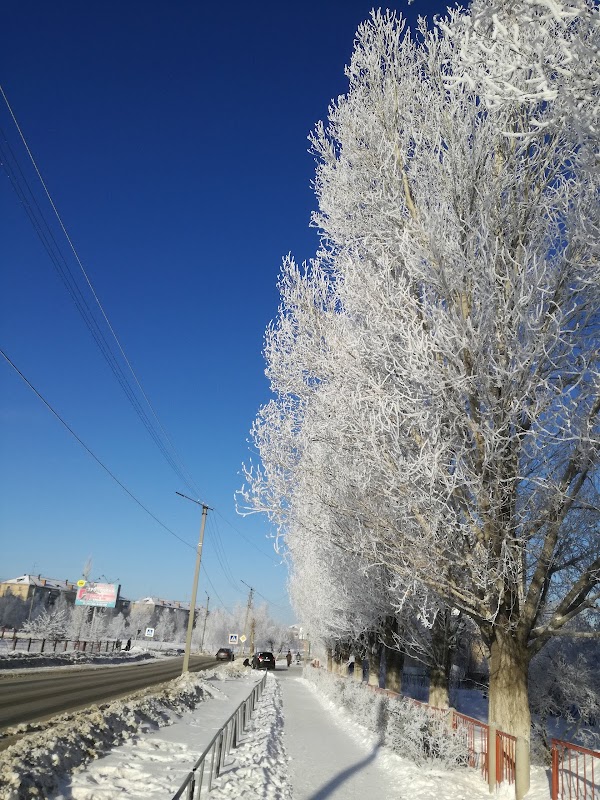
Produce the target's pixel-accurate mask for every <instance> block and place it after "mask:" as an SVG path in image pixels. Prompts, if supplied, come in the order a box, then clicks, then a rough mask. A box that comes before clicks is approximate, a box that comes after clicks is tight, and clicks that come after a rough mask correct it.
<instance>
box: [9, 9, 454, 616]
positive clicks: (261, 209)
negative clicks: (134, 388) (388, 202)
mask: <svg viewBox="0 0 600 800" xmlns="http://www.w3.org/2000/svg"><path fill="white" fill-rule="evenodd" d="M371 5H372V4H371V3H369V2H358V0H345V1H344V2H342V0H335V1H334V0H331V2H326V0H323V1H322V2H312V1H311V2H306V1H305V2H301V3H300V2H297V3H273V2H263V3H261V4H259V5H258V6H257V5H252V6H251V5H250V4H246V3H239V2H232V3H229V4H227V5H225V4H216V3H215V4H210V5H209V4H203V3H191V2H177V3H173V4H165V3H157V2H149V3H148V2H145V3H141V2H130V3H122V4H121V3H119V4H117V3H98V2H88V3H74V2H71V1H70V0H67V2H60V3H57V4H47V3H42V2H27V0H20V2H18V3H17V2H16V1H15V0H9V1H8V2H7V3H6V4H5V5H4V8H3V20H2V26H1V28H0V76H1V83H2V86H3V88H4V91H5V93H6V96H7V98H8V100H9V102H10V104H11V106H12V108H13V111H14V113H15V115H16V117H17V119H18V122H19V124H20V126H21V128H22V130H23V133H24V135H25V137H26V139H27V142H28V144H29V147H30V148H31V151H32V153H33V155H34V157H35V159H36V161H37V164H38V167H39V169H40V171H41V173H42V175H43V177H44V180H45V182H46V184H47V186H48V189H49V191H50V193H51V195H52V198H53V200H54V202H55V204H56V207H57V209H58V210H59V213H60V215H61V217H62V220H63V222H64V224H65V227H66V229H67V231H68V233H69V235H70V237H71V239H72V241H73V244H74V245H75V247H76V249H77V252H78V253H79V256H80V258H81V261H82V263H83V265H84V267H85V269H86V272H87V274H88V276H89V278H90V280H91V282H92V284H93V286H94V289H95V291H96V293H97V295H98V297H99V299H100V301H101V302H102V305H103V307H104V309H105V311H106V313H107V316H108V318H109V320H110V323H111V325H112V327H113V328H114V330H115V332H116V333H117V335H118V337H119V340H120V342H121V344H122V346H123V349H124V350H125V352H126V354H127V357H128V359H129V360H130V362H131V364H132V365H133V367H134V369H135V372H136V374H137V376H138V378H139V380H140V382H141V384H142V386H143V388H144V391H145V393H146V395H147V396H148V397H149V399H150V401H151V403H152V405H153V407H154V409H155V410H156V412H157V416H158V418H159V419H160V422H161V424H162V425H163V426H164V429H165V430H166V431H167V432H168V434H169V436H170V438H171V440H172V441H173V442H174V444H175V446H176V450H177V452H178V454H179V457H180V458H181V460H182V462H183V463H184V464H185V466H186V468H187V469H188V471H189V473H190V474H191V476H192V477H193V482H194V484H195V485H196V486H197V487H198V489H199V492H200V499H201V500H203V501H204V502H206V503H208V504H209V505H210V506H212V507H214V509H215V511H214V512H210V513H209V517H208V524H207V530H206V539H205V548H204V556H203V563H204V567H205V572H204V574H203V575H202V576H201V580H200V588H199V596H198V597H199V602H203V600H204V599H205V595H204V592H205V591H207V592H208V594H209V595H210V596H211V605H213V606H214V605H221V601H222V603H223V604H224V605H225V606H227V607H231V606H232V605H234V604H235V603H245V601H246V592H247V589H246V587H245V586H244V585H243V584H242V581H245V582H246V583H247V584H250V585H252V586H254V587H255V588H256V590H257V592H258V593H259V595H258V597H257V600H258V601H260V602H263V601H264V598H266V599H268V600H269V601H270V603H271V612H272V614H273V615H274V616H275V617H277V618H279V619H281V620H282V621H285V622H290V623H291V622H293V621H294V614H293V612H292V610H291V609H290V606H289V603H288V601H287V594H286V578H287V572H286V567H285V565H282V564H281V563H280V559H279V558H278V557H277V556H276V554H275V553H274V550H273V545H272V541H271V540H269V538H268V536H269V533H270V530H269V526H268V523H267V520H266V519H262V518H259V517H249V518H248V517H246V518H242V517H240V516H238V515H237V514H236V512H235V504H234V493H235V491H236V490H237V489H238V488H239V486H240V485H241V483H242V477H241V475H240V468H241V464H242V462H244V461H248V459H249V458H250V455H251V453H250V450H249V444H248V441H247V440H248V432H249V429H250V426H251V424H252V421H253V419H254V416H255V414H256V411H257V409H258V408H259V406H260V405H261V404H262V403H264V402H266V401H267V400H268V398H269V389H268V384H267V380H266V378H265V376H264V362H263V358H262V353H261V350H262V341H263V334H264V330H265V327H266V325H267V324H268V322H269V321H270V320H271V319H272V318H273V317H274V316H275V315H276V312H277V304H278V295H277V288H276V280H277V274H278V271H279V266H280V263H281V258H282V256H284V255H285V254H286V253H287V252H290V251H291V252H292V253H293V254H294V256H295V257H296V259H297V260H300V261H302V260H304V259H308V258H310V257H311V256H312V255H313V254H314V251H315V249H316V245H317V233H316V231H314V230H313V229H311V228H310V227H309V217H310V213H311V211H312V210H313V209H314V207H315V199H314V195H313V193H312V190H311V186H310V184H311V179H312V177H313V173H314V162H313V159H312V156H311V155H310V154H309V153H308V142H307V135H308V134H309V132H310V131H311V129H312V128H313V127H314V124H315V123H316V122H317V120H319V119H323V118H325V116H326V113H327V106H328V103H329V101H330V99H331V98H332V97H335V96H337V95H338V94H340V93H342V92H344V90H345V87H346V81H345V78H344V65H345V64H346V63H347V62H348V60H349V58H350V54H351V52H352V42H353V37H354V33H355V31H356V28H357V26H358V24H359V23H360V22H361V21H362V20H363V19H365V18H366V17H367V16H368V14H369V11H370V8H371ZM390 7H392V8H396V9H398V10H403V11H405V12H406V14H407V15H408V17H409V19H410V20H414V18H415V15H416V13H423V14H427V15H430V14H431V13H432V11H434V12H435V11H438V12H439V11H441V10H443V8H444V7H445V4H443V3H436V4H433V3H426V2H418V1H417V2H415V3H414V4H413V5H411V6H410V7H409V6H407V5H406V4H404V3H397V4H393V5H391V6H390ZM0 105H1V107H0V127H1V129H2V132H0V142H1V143H2V144H3V146H4V149H5V151H6V150H7V148H8V147H10V149H11V151H12V152H13V153H14V156H15V157H16V160H17V161H18V164H19V167H20V168H21V169H22V171H23V176H22V178H23V179H26V180H27V182H28V183H29V185H30V186H31V188H32V190H33V193H34V195H35V197H36V200H37V202H38V203H39V207H40V209H41V211H42V212H43V215H44V219H45V220H46V221H47V222H48V223H49V224H50V226H51V227H52V230H53V234H54V235H55V237H56V241H57V242H58V244H59V246H60V250H61V252H62V253H63V254H64V255H65V256H66V258H67V260H68V264H69V268H70V269H71V270H72V272H73V274H74V275H76V277H77V281H78V285H79V286H80V287H81V289H82V291H84V292H85V295H86V298H87V299H88V301H89V302H90V303H92V302H93V301H92V299H91V295H90V293H89V289H87V288H86V287H85V285H84V283H85V279H84V278H83V275H82V274H81V272H80V271H79V267H78V266H77V264H76V262H75V259H74V257H73V255H72V254H71V253H70V251H69V245H68V242H67V240H66V239H65V237H64V235H63V234H62V232H61V231H60V229H59V227H58V223H57V221H56V219H55V218H54V216H53V212H52V209H51V207H50V205H49V203H48V201H47V199H46V198H45V196H44V193H43V189H42V187H41V185H40V183H39V181H38V180H37V178H36V176H35V172H34V171H33V167H32V165H31V163H30V162H29V160H28V157H27V153H26V150H25V148H24V146H23V144H22V142H21V141H20V139H19V136H18V132H17V131H16V129H15V126H14V123H13V122H12V120H11V118H10V115H9V113H8V110H7V108H6V105H5V104H4V103H3V101H2V100H1V99H0ZM21 185H23V184H21ZM0 220H1V235H0V266H1V270H2V292H1V293H0V295H1V299H0V304H1V305H0V347H1V348H2V349H3V350H4V351H5V352H6V354H7V355H8V356H9V357H10V358H11V360H12V361H13V362H14V363H15V364H16V366H17V367H18V368H19V370H21V372H22V373H23V374H24V375H25V376H26V377H27V379H28V380H29V381H30V382H31V383H32V384H33V385H34V386H35V387H36V389H37V390H38V391H39V392H40V393H41V394H42V395H43V397H44V398H45V399H46V401H47V402H48V403H49V404H50V405H51V406H52V407H53V408H54V409H55V410H56V411H57V412H58V413H59V414H60V415H61V416H62V417H63V419H64V420H65V421H66V422H67V423H68V424H69V425H70V427H71V428H72V429H73V430H74V431H75V432H76V433H77V435H78V436H79V437H80V438H81V439H82V440H83V441H84V442H85V443H86V445H87V446H88V447H89V448H90V449H91V450H92V451H93V452H94V454H95V455H96V456H97V458H98V459H100V460H101V461H102V462H103V463H104V464H105V465H106V466H107V467H108V468H109V469H110V470H111V472H112V473H113V474H114V475H115V476H116V477H117V478H118V479H119V480H120V481H121V482H122V483H123V484H125V486H126V487H127V488H128V489H129V490H130V491H131V492H132V493H133V494H134V495H135V496H136V497H137V498H138V499H139V500H140V502H141V503H143V504H144V505H145V506H146V508H148V509H149V510H150V511H151V512H152V513H153V514H154V515H155V516H156V517H158V518H159V519H160V520H161V521H162V522H163V523H164V524H165V525H166V526H167V527H168V528H169V529H170V530H172V531H173V532H174V533H175V534H177V536H179V537H181V539H184V540H185V541H187V542H188V543H189V544H190V545H192V547H189V546H186V545H185V544H183V543H182V542H181V541H179V539H177V538H175V537H174V536H172V535H171V534H170V533H168V532H167V531H166V530H164V528H162V527H161V526H160V525H159V524H158V523H157V522H155V521H154V520H153V519H152V518H151V517H150V516H149V515H148V514H147V513H146V512H145V511H144V510H143V509H142V508H140V507H139V505H137V504H136V503H135V502H134V501H133V500H132V499H131V498H130V497H129V496H128V495H127V494H126V493H125V492H124V491H123V490H122V489H121V488H120V487H119V486H118V485H117V484H116V483H115V482H114V481H113V480H112V479H111V478H110V477H109V476H108V475H107V474H106V472H105V471H104V470H103V469H102V468H101V467H100V466H99V465H98V464H97V463H96V462H95V461H94V459H93V458H92V457H91V456H90V455H89V454H88V453H87V452H86V451H85V450H84V449H83V448H82V447H81V446H80V445H79V444H78V443H77V442H76V441H75V439H74V438H73V437H72V436H71V435H70V434H69V433H68V432H67V431H66V430H65V428H64V427H63V426H62V425H61V424H60V422H59V421H58V420H57V419H56V418H55V417H54V416H53V415H52V414H51V412H50V411H49V410H48V409H47V408H46V407H45V406H44V404H43V403H42V402H41V401H40V400H39V399H38V398H37V397H36V396H35V395H34V394H33V392H32V391H31V389H29V388H28V387H27V386H26V385H25V384H24V383H23V381H22V380H21V379H20V378H19V377H18V375H17V374H16V373H15V372H14V371H13V369H12V368H11V367H10V366H9V365H8V364H7V363H6V362H4V360H3V359H2V363H0V487H1V488H0V492H1V495H0V504H1V505H0V534H1V537H2V559H1V562H0V579H6V578H9V577H14V576H16V575H19V574H22V573H25V572H33V573H36V574H37V573H42V574H43V575H46V576H49V577H55V578H69V579H70V580H77V579H78V578H79V577H80V575H81V571H82V568H83V565H84V563H85V562H86V560H87V559H88V558H89V557H91V558H92V560H93V566H92V572H91V577H92V578H101V577H102V578H106V579H108V580H115V581H116V580H117V579H118V581H119V582H120V583H121V584H122V591H123V594H124V595H125V596H127V597H130V598H137V597H141V596H145V595H150V594H152V595H158V596H161V597H165V598H168V599H189V593H190V589H191V582H192V575H193V562H194V550H193V548H194V546H195V543H196V541H197V536H198V527H199V521H200V509H199V508H198V507H197V506H195V505H193V504H192V503H189V502H187V501H186V500H182V499H181V498H179V497H177V495H176V494H175V492H176V491H181V492H184V493H186V494H190V490H189V488H188V487H186V486H185V485H184V484H183V482H182V481H181V479H180V478H179V477H178V475H177V474H175V472H174V471H173V470H172V469H171V467H170V466H169V464H168V463H167V462H166V460H165V459H164V458H163V456H162V455H161V453H160V451H159V449H158V448H157V447H156V445H155V444H154V442H153V441H152V439H151V438H150V436H149V434H148V433H147V431H146V429H145V428H144V426H143V424H142V423H141V421H140V420H139V418H138V416H137V415H136V413H135V411H134V409H133V407H132V406H131V404H130V403H129V402H128V400H127V399H126V397H125V395H124V393H123V391H122V389H121V387H120V386H119V384H118V382H117V380H116V379H115V377H114V375H113V373H112V372H111V370H110V369H109V367H108V365H107V364H106V362H105V360H104V359H103V357H102V355H101V353H100V351H99V348H98V347H97V345H96V344H95V342H94V340H93V338H92V336H91V334H90V332H89V331H88V329H87V327H86V326H85V324H84V322H83V320H82V318H81V316H80V315H79V313H78V311H77V309H76V307H75V305H74V303H73V301H72V300H71V298H70V297H69V294H68V293H67V291H66V289H65V287H64V285H63V284H62V282H61V280H60V279H59V277H58V275H57V272H56V270H55V268H54V266H53V264H52V262H51V259H50V257H49V255H48V253H47V252H46V250H45V249H44V248H43V246H42V244H41V243H40V240H39V238H38V237H37V235H36V233H35V230H34V228H33V226H32V224H31V222H30V221H29V219H28V217H27V215H26V213H25V210H24V208H23V205H22V203H21V202H20V201H19V200H18V198H17V196H16V194H15V192H14V190H13V188H12V186H11V183H10V181H9V179H8V177H7V175H6V173H5V172H4V171H0ZM94 314H95V315H96V316H98V314H97V312H96V311H95V312H94ZM102 324H104V323H102ZM107 336H109V334H108V332H107ZM113 346H114V343H113ZM130 379H131V376H130ZM131 380H133V379H131ZM209 580H210V583H209ZM211 584H212V585H211Z"/></svg>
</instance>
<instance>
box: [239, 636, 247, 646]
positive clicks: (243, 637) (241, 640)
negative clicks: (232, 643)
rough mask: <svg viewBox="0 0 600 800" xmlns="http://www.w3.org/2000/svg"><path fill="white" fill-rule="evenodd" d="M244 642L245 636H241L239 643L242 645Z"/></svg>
mask: <svg viewBox="0 0 600 800" xmlns="http://www.w3.org/2000/svg"><path fill="white" fill-rule="evenodd" d="M245 641H246V636H245V634H242V635H241V636H240V642H241V643H242V644H244V642H245Z"/></svg>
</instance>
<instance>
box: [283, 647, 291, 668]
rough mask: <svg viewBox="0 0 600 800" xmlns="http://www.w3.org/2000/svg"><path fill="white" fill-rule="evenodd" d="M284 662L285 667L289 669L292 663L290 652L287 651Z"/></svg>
mask: <svg viewBox="0 0 600 800" xmlns="http://www.w3.org/2000/svg"><path fill="white" fill-rule="evenodd" d="M285 660H286V661H287V665H288V667H289V666H290V664H291V663H292V653H291V651H290V650H288V651H287V656H286V657H285Z"/></svg>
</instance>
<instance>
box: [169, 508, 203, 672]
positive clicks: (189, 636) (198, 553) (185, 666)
mask: <svg viewBox="0 0 600 800" xmlns="http://www.w3.org/2000/svg"><path fill="white" fill-rule="evenodd" d="M175 494H178V495H179V496H180V497H185V499H186V500H191V502H192V503H196V505H197V506H202V521H201V523H200V537H199V538H198V548H197V550H196V568H195V570H194V582H193V583H192V596H191V598H190V615H189V617H188V627H187V636H186V637H185V653H184V654H183V669H182V671H181V674H182V675H185V673H186V672H189V666H190V651H191V649H192V633H193V631H194V616H195V612H196V595H197V593H198V577H199V575H200V564H201V562H202V545H203V543H204V526H205V525H206V514H207V513H208V511H209V508H208V506H207V505H205V504H204V503H200V502H199V501H198V500H194V499H193V498H192V497H188V496H187V495H186V494H181V492H175Z"/></svg>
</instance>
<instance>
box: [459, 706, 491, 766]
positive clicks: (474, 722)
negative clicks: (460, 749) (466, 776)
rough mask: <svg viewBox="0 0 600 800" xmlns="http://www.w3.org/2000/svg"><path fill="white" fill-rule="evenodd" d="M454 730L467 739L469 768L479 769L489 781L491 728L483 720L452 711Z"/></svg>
mask: <svg viewBox="0 0 600 800" xmlns="http://www.w3.org/2000/svg"><path fill="white" fill-rule="evenodd" d="M452 728H453V729H454V730H455V731H457V732H458V733H461V734H462V735H463V736H464V737H465V740H466V743H467V751H468V753H469V761H468V764H469V766H470V767H474V768H476V769H479V770H480V771H481V774H482V775H483V777H484V778H485V780H486V781H487V780H488V775H489V759H488V739H489V726H488V725H486V724H485V722H481V720H478V719H475V718H474V717H468V716H467V715H466V714H461V713H460V712H459V711H454V710H452Z"/></svg>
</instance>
